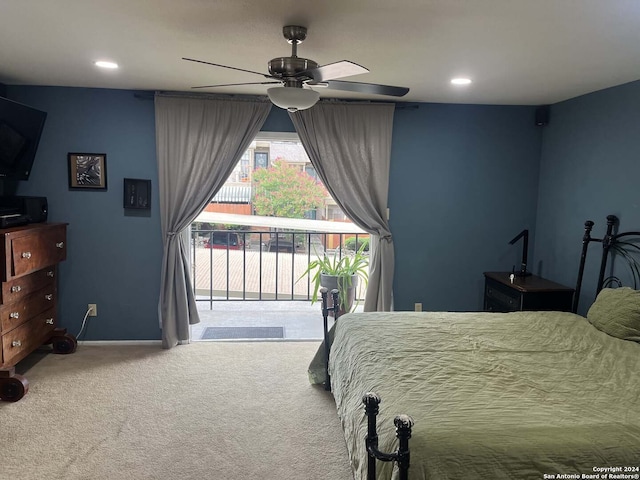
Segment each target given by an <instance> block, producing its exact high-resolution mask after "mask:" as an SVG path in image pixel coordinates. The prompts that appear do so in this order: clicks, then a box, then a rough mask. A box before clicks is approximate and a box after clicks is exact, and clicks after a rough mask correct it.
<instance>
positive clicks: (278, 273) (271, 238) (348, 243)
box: [191, 227, 369, 308]
mask: <svg viewBox="0 0 640 480" xmlns="http://www.w3.org/2000/svg"><path fill="white" fill-rule="evenodd" d="M368 237H369V235H367V234H362V233H360V234H358V233H349V232H344V233H318V232H308V231H306V232H302V231H295V232H282V231H260V232H256V231H247V230H204V229H195V228H194V227H192V229H191V251H192V261H191V269H192V272H191V273H192V280H193V288H194V293H195V296H196V299H197V301H198V302H209V303H210V308H212V307H213V302H215V301H225V300H247V301H249V300H260V301H265V300H280V301H282V300H291V301H295V300H300V301H310V300H311V297H312V295H313V284H312V282H311V279H312V277H313V272H311V273H309V274H306V275H305V274H304V272H305V270H307V268H308V266H309V263H310V262H311V261H313V260H315V259H316V258H318V257H322V256H323V255H325V254H326V255H327V256H329V257H330V258H332V256H333V255H336V257H337V258H338V259H340V258H342V257H343V256H344V255H349V254H353V253H354V252H355V250H356V249H357V248H358V247H359V246H360V245H361V244H362V242H364V241H368ZM364 290H365V289H364V286H363V285H359V286H358V288H357V290H356V299H357V300H363V299H364V294H365V291H364Z"/></svg>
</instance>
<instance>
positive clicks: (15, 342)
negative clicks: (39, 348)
mask: <svg viewBox="0 0 640 480" xmlns="http://www.w3.org/2000/svg"><path fill="white" fill-rule="evenodd" d="M11 346H12V347H21V346H22V342H21V341H20V340H14V341H13V342H11Z"/></svg>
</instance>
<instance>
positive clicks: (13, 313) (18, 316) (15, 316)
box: [9, 312, 20, 318]
mask: <svg viewBox="0 0 640 480" xmlns="http://www.w3.org/2000/svg"><path fill="white" fill-rule="evenodd" d="M9 318H20V314H19V313H18V312H11V313H10V314H9Z"/></svg>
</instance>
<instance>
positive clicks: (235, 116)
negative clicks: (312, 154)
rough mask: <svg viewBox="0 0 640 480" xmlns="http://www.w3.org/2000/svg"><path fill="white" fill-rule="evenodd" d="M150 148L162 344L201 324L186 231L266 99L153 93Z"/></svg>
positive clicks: (246, 139)
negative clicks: (154, 163)
mask: <svg viewBox="0 0 640 480" xmlns="http://www.w3.org/2000/svg"><path fill="white" fill-rule="evenodd" d="M155 110H156V150H157V158H158V176H159V188H158V190H159V192H160V217H161V222H162V237H163V240H164V256H163V259H162V278H161V285H160V301H159V303H158V313H159V316H160V325H161V327H162V345H163V347H164V348H171V347H173V346H175V345H177V344H178V343H179V342H181V341H185V340H188V339H189V325H190V324H194V323H198V322H200V318H199V316H198V310H197V308H196V302H195V297H194V294H193V287H192V284H191V277H190V273H189V237H188V231H187V230H186V229H187V227H188V226H189V225H190V224H191V222H192V221H193V220H194V219H195V218H196V216H197V215H198V214H199V213H200V212H201V211H202V209H203V208H204V207H205V205H207V203H208V202H209V201H210V200H211V198H212V197H213V196H214V195H215V193H216V192H217V191H218V190H219V189H220V187H222V185H223V184H224V182H225V180H226V179H227V177H228V176H229V174H230V173H231V171H232V170H233V167H234V166H235V165H236V163H238V161H239V160H240V157H241V156H242V154H243V153H244V151H245V150H246V149H247V147H248V146H249V144H250V143H251V141H252V140H253V138H254V137H255V135H256V133H257V132H258V131H259V130H260V127H261V126H262V124H263V123H264V121H265V120H266V118H267V115H268V114H269V111H270V110H271V104H270V103H269V102H268V101H266V100H265V101H261V100H236V99H225V98H211V97H208V96H186V95H171V94H160V93H158V94H156V96H155Z"/></svg>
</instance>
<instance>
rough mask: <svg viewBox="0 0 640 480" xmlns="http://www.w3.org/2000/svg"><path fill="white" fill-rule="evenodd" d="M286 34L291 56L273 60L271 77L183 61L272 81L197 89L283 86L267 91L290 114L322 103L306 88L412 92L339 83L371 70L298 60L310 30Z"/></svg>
mask: <svg viewBox="0 0 640 480" xmlns="http://www.w3.org/2000/svg"><path fill="white" fill-rule="evenodd" d="M282 34H283V35H284V38H286V39H287V41H288V42H289V43H290V44H291V56H290V57H278V58H274V59H272V60H270V61H269V64H268V65H269V73H260V72H254V71H252V70H245V69H243V68H237V67H231V66H228V65H220V64H218V63H211V62H205V61H204V60H196V59H194V58H185V57H183V60H188V61H190V62H196V63H204V64H205V65H213V66H214V67H222V68H229V69H231V70H238V71H240V72H247V73H253V74H256V75H260V76H262V77H264V78H266V79H268V80H269V81H266V82H250V83H229V84H224V85H202V86H199V87H193V88H213V87H229V86H236V85H272V84H280V85H281V86H279V87H272V88H269V89H268V90H267V95H269V98H270V99H271V102H273V104H274V105H276V106H278V107H280V108H284V109H287V110H288V111H290V112H295V111H297V110H305V109H307V108H310V107H312V106H313V105H315V104H316V102H317V101H318V100H319V98H320V94H319V93H318V92H316V91H315V90H312V89H311V88H306V87H326V88H330V89H333V90H343V91H349V92H360V93H369V94H375V95H390V96H394V97H402V96H404V95H406V94H407V92H409V89H408V88H405V87H394V86H391V85H379V84H375V83H361V82H346V81H344V80H336V79H337V78H343V77H350V76H352V75H359V74H361V73H367V72H369V70H368V69H366V68H365V67H363V66H360V65H358V64H356V63H353V62H350V61H348V60H342V61H339V62H335V63H329V64H327V65H322V66H319V65H318V64H317V63H316V62H314V61H313V60H310V59H308V58H302V57H298V55H297V52H298V44H300V43H302V42H303V41H304V39H305V38H307V29H306V27H301V26H298V25H287V26H285V27H283V29H282Z"/></svg>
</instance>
